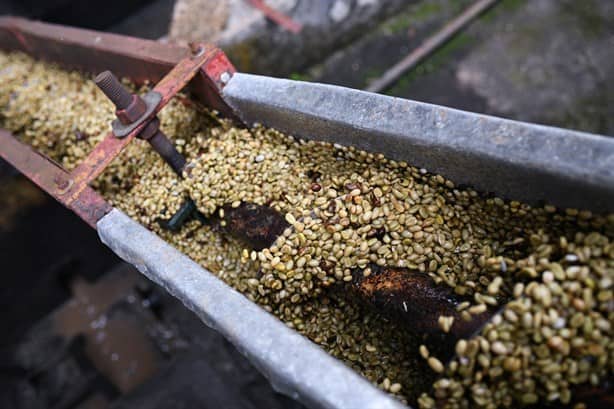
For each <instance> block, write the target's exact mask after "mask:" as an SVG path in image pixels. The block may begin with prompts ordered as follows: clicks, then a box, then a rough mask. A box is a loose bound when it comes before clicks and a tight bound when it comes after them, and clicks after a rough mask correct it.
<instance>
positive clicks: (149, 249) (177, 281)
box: [97, 209, 405, 409]
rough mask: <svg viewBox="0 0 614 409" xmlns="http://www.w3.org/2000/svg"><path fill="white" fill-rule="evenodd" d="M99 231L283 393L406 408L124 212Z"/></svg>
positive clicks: (319, 401) (324, 403)
mask: <svg viewBox="0 0 614 409" xmlns="http://www.w3.org/2000/svg"><path fill="white" fill-rule="evenodd" d="M97 229H98V234H99V236H100V239H101V240H102V242H103V243H104V244H106V245H107V246H108V247H109V248H111V250H113V251H114V252H115V253H116V254H117V255H118V256H119V257H121V258H122V259H124V260H125V261H127V262H128V263H131V264H133V265H134V266H135V267H136V268H137V269H138V270H139V271H140V272H141V273H143V274H144V275H145V276H147V277H148V278H149V279H151V280H152V281H154V282H156V283H157V284H159V285H160V286H162V287H164V288H165V289H166V290H167V291H168V292H169V293H170V294H172V295H173V296H175V297H177V298H178V299H180V300H181V301H182V302H183V303H184V304H185V306H186V307H188V308H189V309H190V310H192V311H194V312H195V313H196V314H197V315H198V316H199V317H200V318H201V319H202V320H203V321H204V322H205V324H207V325H208V326H210V327H211V328H213V329H215V330H217V331H219V332H220V333H221V334H222V335H224V336H225V337H226V338H227V339H228V340H229V341H230V342H232V343H233V344H234V345H235V346H236V347H237V349H238V350H239V351H241V353H243V354H244V355H245V356H246V357H247V358H248V359H249V360H250V361H251V362H252V363H253V364H254V365H255V366H256V367H257V368H258V369H259V370H260V371H261V372H262V373H263V374H264V375H265V376H266V377H267V378H268V379H269V380H270V381H271V383H272V385H273V387H274V388H275V389H276V390H278V391H279V392H281V393H284V394H286V395H288V396H290V397H292V398H294V399H297V400H299V401H300V402H302V403H303V404H305V405H307V406H308V407H310V408H314V409H315V408H318V409H319V408H322V409H333V408H336V409H356V408H365V409H401V408H405V406H404V405H403V404H401V403H400V402H398V401H396V400H395V399H393V398H392V397H390V396H389V395H387V394H385V393H384V392H382V391H380V390H379V389H377V388H375V387H374V386H373V385H371V384H370V383H369V382H368V381H367V380H366V379H364V378H363V377H361V376H360V375H358V374H357V373H356V372H354V371H353V370H352V369H351V368H349V367H347V366H345V365H344V364H343V363H342V362H341V361H339V360H337V359H335V358H333V357H332V356H330V355H328V354H327V353H326V352H325V351H324V350H322V349H320V348H319V347H318V346H317V345H315V344H314V343H312V342H311V341H309V340H308V339H307V338H305V337H303V336H301V335H300V334H298V333H297V332H295V331H293V330H291V329H290V328H288V327H287V326H286V325H284V324H283V323H282V322H281V321H279V320H278V319H277V318H275V317H274V316H273V315H271V314H269V313H267V312H266V311H264V310H263V309H262V308H260V307H259V306H258V305H256V304H254V303H253V302H251V301H249V300H248V299H247V298H245V297H244V296H243V295H242V294H240V293H239V292H237V291H235V290H234V289H232V288H231V287H229V286H227V285H226V284H224V283H223V282H222V281H221V280H220V279H218V278H217V277H215V276H214V275H213V274H211V273H210V272H209V271H207V270H205V269H203V268H202V267H200V266H199V265H198V264H196V263H195V262H194V261H192V260H191V259H190V258H188V257H187V256H185V255H184V254H182V253H180V252H179V251H178V250H176V249H175V248H174V247H172V246H171V245H169V244H168V243H166V242H165V241H164V240H162V239H161V238H159V237H158V236H156V235H155V234H153V233H152V232H150V231H149V230H147V229H145V228H144V227H143V226H141V225H140V224H138V223H137V222H135V221H134V220H132V219H131V218H129V217H128V216H126V215H125V214H124V213H122V212H121V211H119V210H117V209H113V210H112V211H111V212H110V213H109V214H107V215H106V216H104V217H103V218H102V219H100V221H99V222H98V225H97ZM195 382H205V380H204V379H203V380H198V379H196V380H195Z"/></svg>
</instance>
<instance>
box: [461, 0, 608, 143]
mask: <svg viewBox="0 0 614 409" xmlns="http://www.w3.org/2000/svg"><path fill="white" fill-rule="evenodd" d="M486 30H488V33H489V34H488V39H487V41H484V42H481V43H480V44H479V45H476V46H475V47H474V48H473V49H472V51H471V52H470V54H469V55H468V56H467V57H466V58H464V59H463V60H462V61H461V62H460V64H459V66H458V68H457V71H456V74H457V78H458V81H459V83H460V84H461V85H462V86H464V87H467V88H470V89H471V90H472V91H474V92H475V93H477V94H478V95H480V96H482V97H483V98H484V99H485V100H486V101H487V104H488V108H489V110H491V111H494V112H499V113H502V114H504V115H506V116H510V117H514V118H517V119H522V120H526V121H538V122H546V123H550V124H556V125H560V126H568V127H574V128H581V129H583V130H587V131H591V132H599V133H609V134H612V135H614V81H612V79H613V78H614V2H613V1H611V0H601V1H600V0H590V1H581V2H580V1H575V0H532V1H529V2H526V4H524V5H523V6H522V7H520V8H518V9H517V10H516V11H515V12H514V13H510V14H509V15H506V16H501V19H500V20H499V21H496V22H493V24H487V25H485V27H483V28H482V30H481V31H482V33H484V34H483V35H482V36H483V37H485V36H486Z"/></svg>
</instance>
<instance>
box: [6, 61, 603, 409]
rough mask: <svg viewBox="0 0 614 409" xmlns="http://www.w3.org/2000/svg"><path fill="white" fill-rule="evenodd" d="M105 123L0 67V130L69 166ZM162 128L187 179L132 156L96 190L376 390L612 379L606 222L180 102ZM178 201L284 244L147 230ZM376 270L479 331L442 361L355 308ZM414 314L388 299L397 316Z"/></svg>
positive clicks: (433, 397)
mask: <svg viewBox="0 0 614 409" xmlns="http://www.w3.org/2000/svg"><path fill="white" fill-rule="evenodd" d="M112 119H113V108H112V106H111V104H110V103H109V102H108V101H107V100H106V98H105V97H104V96H103V95H102V93H101V92H99V91H98V90H97V89H96V87H95V85H94V84H93V82H92V81H91V79H90V78H89V77H84V76H82V75H80V74H77V73H68V72H66V71H62V70H60V69H58V68H57V67H53V66H49V65H45V64H42V63H38V62H35V61H33V60H31V59H29V58H28V57H25V56H23V55H20V54H0V126H2V127H4V128H7V129H9V130H11V131H12V132H13V133H15V134H16V135H18V136H19V137H20V138H21V139H22V140H24V141H26V142H28V143H30V144H32V145H33V146H35V147H36V148H37V149H39V150H41V151H42V152H43V153H45V154H47V155H49V156H51V157H52V158H53V159H55V160H56V161H58V162H60V163H61V164H62V165H63V166H65V167H66V168H68V169H70V168H72V167H74V166H75V165H76V164H77V163H78V162H79V161H80V160H81V159H82V158H83V157H84V156H85V155H86V154H87V152H88V151H89V150H90V149H91V148H92V147H93V146H94V145H95V144H96V143H97V142H98V141H100V140H101V139H102V137H103V136H104V134H105V133H106V132H108V130H109V129H110V128H109V124H110V121H111V120H112ZM160 120H161V128H162V130H163V131H164V132H165V133H166V134H167V135H168V136H169V137H170V138H172V139H173V140H174V143H175V145H176V147H177V148H178V150H179V151H181V152H182V153H183V154H184V155H185V156H186V157H187V159H188V163H190V165H188V168H187V169H186V177H185V178H184V179H183V180H181V179H180V178H178V177H177V175H175V174H174V173H173V171H172V170H171V169H170V168H169V167H168V166H166V165H165V164H164V162H163V161H162V160H161V159H160V158H159V157H158V156H157V155H156V154H155V152H152V151H151V149H150V148H149V147H147V145H145V144H144V143H142V142H140V141H137V142H136V143H134V144H131V145H130V146H129V147H128V149H127V151H126V152H125V153H124V154H123V155H122V156H121V157H120V160H118V161H117V162H115V163H114V164H113V166H112V167H111V168H110V169H108V171H107V172H106V173H105V174H104V175H103V176H101V177H100V178H99V180H98V181H97V183H96V185H95V188H96V189H97V190H99V191H100V192H101V193H102V194H103V195H104V196H105V198H106V199H107V200H109V201H110V202H111V203H113V205H115V206H117V207H119V208H120V209H122V210H123V211H124V212H126V213H127V214H128V215H130V216H131V217H133V218H135V219H136V220H138V221H139V222H141V223H142V224H143V225H145V226H147V227H148V228H150V229H151V230H153V231H155V232H156V233H157V234H159V235H161V236H162V237H164V238H165V239H166V240H167V241H169V242H170V243H172V244H173V245H175V246H176V247H177V248H178V249H180V250H181V251H183V252H184V253H186V254H188V255H189V256H190V257H192V258H193V259H194V260H195V261H197V262H199V263H200V264H202V265H203V266H204V267H205V268H207V269H209V270H210V271H212V272H214V273H215V274H217V275H218V277H219V278H220V279H222V280H224V281H225V282H227V283H228V284H230V285H232V286H233V287H235V288H236V289H238V290H239V291H241V292H242V293H244V294H245V295H246V296H247V297H248V298H250V299H251V300H253V301H254V302H257V303H259V304H260V305H261V306H263V308H265V309H267V310H268V311H270V312H272V313H274V314H275V315H277V316H278V317H279V318H280V319H281V320H283V321H284V322H286V323H287V325H289V326H290V327H292V328H295V329H296V330H297V331H299V332H301V333H303V334H304V335H306V336H307V337H309V338H310V339H312V340H313V341H314V342H316V343H317V344H319V345H321V346H322V347H323V348H324V349H325V350H327V351H328V352H330V353H331V354H333V355H334V356H337V357H339V358H340V359H342V360H344V361H345V362H346V363H348V364H349V365H350V366H352V367H353V368H355V369H356V370H357V371H359V372H360V373H362V374H363V375H364V376H366V377H367V378H368V379H370V380H371V381H372V382H373V383H375V384H377V385H378V386H379V387H381V388H382V389H384V390H387V391H388V392H390V393H393V394H395V395H396V396H398V397H399V398H400V399H402V400H404V401H406V402H410V403H412V404H416V403H418V404H419V405H420V406H421V407H423V408H430V407H436V406H442V407H451V408H456V407H458V408H463V407H517V406H522V405H533V404H538V403H540V404H545V403H548V402H552V403H554V404H560V403H563V404H570V405H576V407H578V408H580V407H583V406H582V405H585V404H586V403H588V400H586V399H584V395H582V394H581V393H580V392H578V393H576V390H578V389H577V386H578V385H581V386H587V385H588V386H591V385H592V386H594V387H598V386H600V385H602V384H603V383H604V382H607V381H608V380H609V379H610V378H611V376H612V371H613V369H614V359H613V358H614V343H613V342H612V320H613V318H614V300H613V298H612V280H613V279H614V244H613V237H614V215H594V214H591V213H590V212H588V211H582V210H576V209H556V208H554V207H552V206H544V207H531V206H528V205H526V204H523V203H519V202H514V201H505V200H502V199H499V198H496V197H485V196H483V195H480V194H478V193H477V192H474V191H472V190H470V189H461V188H458V187H456V186H455V185H454V183H453V182H452V181H450V180H447V179H445V178H444V177H442V176H440V175H434V174H431V173H429V172H428V171H427V170H425V169H418V168H415V167H412V166H411V165H410V164H406V163H403V162H395V161H392V160H389V159H386V158H385V157H383V156H382V155H377V154H372V153H367V152H364V151H360V150H357V149H354V148H351V147H343V146H337V145H331V144H328V143H321V142H315V141H307V140H300V139H295V138H293V137H291V136H288V135H284V134H282V133H280V132H278V131H275V130H273V129H266V128H264V127H255V128H254V129H251V130H250V129H241V128H237V127H234V126H233V125H232V124H231V123H229V122H227V121H225V120H220V119H218V118H216V117H215V116H214V115H212V114H211V113H208V112H206V111H204V110H202V109H200V108H198V107H196V106H194V105H193V104H191V103H190V102H189V100H187V99H181V98H176V99H175V100H173V101H172V102H171V103H170V104H169V106H168V107H167V108H165V109H164V110H163V111H162V112H161V114H160ZM187 173H189V174H187ZM188 197H190V198H192V199H193V200H194V201H195V203H196V204H197V206H198V208H199V210H200V211H201V212H202V213H203V214H204V215H205V216H208V217H210V218H215V219H218V220H221V221H222V222H221V223H223V222H224V220H225V217H227V214H226V213H232V212H233V211H234V210H236V209H241V208H242V207H243V206H245V205H246V204H254V205H258V206H266V207H267V208H270V209H273V210H275V211H276V212H278V213H279V214H281V215H283V217H284V220H285V227H286V228H284V229H281V230H280V234H279V237H276V239H275V240H274V242H273V244H272V245H270V246H268V247H264V248H254V247H253V246H248V245H246V244H245V243H244V242H241V241H239V240H236V239H235V238H232V237H230V236H229V235H228V234H225V233H224V232H223V229H220V228H219V227H220V226H219V225H218V226H215V225H204V226H203V225H201V224H200V223H199V222H197V221H191V222H189V223H188V224H187V225H186V226H184V227H183V228H182V229H181V230H180V231H179V232H177V233H172V232H168V231H164V230H162V229H161V228H160V225H159V224H158V223H157V222H156V220H157V219H159V218H163V219H166V218H169V217H170V216H171V215H172V214H174V212H175V211H176V210H177V209H178V208H179V206H180V205H181V203H182V202H183V201H184V200H185V199H186V198H188ZM233 209H234V210H233ZM221 223H220V224H221ZM222 227H223V226H222ZM383 269H385V270H386V271H396V273H395V274H396V275H397V276H398V277H401V278H400V280H401V281H402V280H404V278H403V277H404V274H407V273H406V272H408V271H411V272H414V273H415V274H420V275H421V276H420V277H428V279H430V280H433V281H434V282H435V283H437V284H438V285H439V286H440V287H441V288H443V289H445V291H449V292H450V293H451V294H453V295H454V296H458V297H459V299H462V300H463V301H462V302H460V303H458V304H455V305H456V307H455V309H456V311H454V312H453V313H452V314H448V315H440V316H438V317H437V319H434V321H436V322H435V325H436V326H437V327H439V328H440V330H441V331H442V333H452V332H454V328H455V327H456V326H457V325H458V323H459V322H460V321H462V320H467V321H470V320H471V319H472V318H473V317H476V316H480V314H484V313H485V312H486V311H494V313H493V314H492V318H491V319H490V321H489V322H488V323H487V324H486V325H484V326H483V327H481V328H479V329H478V330H477V331H478V333H477V334H475V335H474V336H471V337H466V338H460V339H457V340H455V343H454V345H452V346H451V348H452V350H453V353H452V354H451V355H450V356H443V355H442V354H441V353H440V352H439V351H438V346H437V345H435V344H433V343H430V344H429V343H426V344H425V343H424V340H423V339H420V338H419V337H416V336H414V335H412V334H408V333H407V331H405V330H404V327H403V324H402V323H400V322H399V321H398V320H395V319H392V318H391V317H390V316H387V315H383V314H381V313H379V312H378V311H374V310H372V309H369V308H365V307H364V306H363V305H362V304H360V303H357V302H356V301H355V300H356V297H357V291H356V290H357V289H358V290H359V291H363V290H365V289H369V288H376V287H373V286H375V285H377V283H378V281H381V277H382V276H381V274H382V270H383ZM367 284H369V285H370V286H371V287H368V286H367ZM361 295H363V296H364V294H358V296H359V297H360V296H361ZM403 302H405V304H403ZM411 302H412V300H411V299H407V300H405V299H402V298H400V299H398V300H397V301H396V306H397V312H399V306H400V308H401V310H400V312H401V313H402V312H403V309H404V308H407V309H408V310H409V309H411V308H412V305H411ZM408 304H409V305H408Z"/></svg>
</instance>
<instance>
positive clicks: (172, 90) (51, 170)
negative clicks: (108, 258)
mask: <svg viewBox="0 0 614 409" xmlns="http://www.w3.org/2000/svg"><path fill="white" fill-rule="evenodd" d="M218 57H219V50H218V49H217V48H215V47H206V46H204V45H203V46H201V47H199V48H198V53H195V54H194V55H192V56H190V57H187V58H184V59H183V60H181V61H179V63H178V64H177V65H175V67H174V68H173V69H172V70H171V71H170V72H169V73H168V74H166V76H164V78H162V79H161V80H160V82H158V84H157V85H156V86H155V87H154V89H153V91H152V92H150V95H151V96H152V97H149V98H151V99H150V100H149V101H148V109H147V111H146V113H145V114H143V115H142V116H141V118H140V119H138V120H137V123H136V126H132V127H130V129H129V130H127V131H126V130H124V132H120V133H122V134H123V137H121V138H117V137H116V135H115V134H114V132H110V133H109V134H107V136H106V137H105V138H104V139H103V140H102V141H101V142H100V143H99V144H98V145H96V146H95V147H94V149H93V150H92V151H91V152H90V154H89V155H88V156H87V157H86V158H85V159H84V160H83V161H82V162H81V163H80V164H79V165H78V166H77V167H76V168H75V169H73V170H72V172H68V171H66V170H65V169H63V168H62V167H61V166H59V165H58V164H56V163H54V162H53V161H52V160H51V159H49V158H47V157H45V156H43V155H41V154H40V153H38V152H36V151H35V150H33V149H32V148H31V147H29V146H28V145H25V144H23V143H22V142H20V141H18V140H17V139H16V138H15V137H13V135H11V134H10V133H9V132H8V131H5V130H2V129H0V156H1V157H3V158H4V159H5V160H6V161H7V162H9V163H10V164H11V165H13V166H14V167H15V168H17V169H18V170H19V171H20V172H22V173H23V174H25V175H26V176H27V177H28V178H30V179H31V180H32V181H34V183H36V184H37V185H38V186H39V187H40V188H42V189H43V190H45V191H46V192H47V193H49V194H50V195H51V196H53V197H54V198H55V199H56V200H57V201H59V202H60V203H62V204H63V205H64V206H66V207H68V208H69V209H71V210H73V211H74V212H75V213H76V214H77V215H79V217H81V218H82V219H83V220H84V221H85V222H87V223H88V224H89V225H90V226H92V227H94V228H96V223H97V222H98V220H100V218H101V217H103V216H104V215H105V214H106V213H108V212H109V211H110V210H111V209H112V207H111V205H110V204H109V203H107V202H106V201H105V200H104V199H103V198H102V196H100V195H99V194H98V193H96V192H95V191H94V190H93V189H92V188H91V187H90V186H89V184H90V183H91V182H92V181H93V180H94V179H95V178H96V177H98V176H99V175H100V174H101V173H102V172H104V170H105V169H106V167H107V166H108V165H109V164H110V163H111V162H112V161H113V160H114V159H115V158H116V157H117V156H118V155H119V154H120V153H121V151H122V150H123V149H124V148H125V147H126V146H127V145H128V144H129V143H130V142H131V141H132V140H133V139H134V138H135V137H136V136H137V135H139V134H140V133H141V131H143V130H144V129H145V128H146V127H147V126H148V125H149V124H150V123H151V122H152V121H156V119H155V118H156V115H157V113H158V112H159V111H160V110H161V109H162V108H163V107H164V106H165V105H166V104H167V103H168V102H169V101H170V100H171V98H173V97H174V96H175V95H176V94H177V93H178V92H179V91H181V89H183V88H184V87H185V86H186V85H187V84H188V82H190V81H191V80H192V79H193V78H194V77H195V76H196V75H197V74H198V73H199V72H201V69H202V67H203V65H204V64H206V63H210V62H211V61H212V60H214V61H215V60H216V59H217V58H218ZM155 95H158V96H155ZM156 100H157V101H158V102H156Z"/></svg>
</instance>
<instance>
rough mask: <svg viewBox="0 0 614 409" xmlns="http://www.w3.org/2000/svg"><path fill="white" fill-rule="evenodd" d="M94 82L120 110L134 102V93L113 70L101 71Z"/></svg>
mask: <svg viewBox="0 0 614 409" xmlns="http://www.w3.org/2000/svg"><path fill="white" fill-rule="evenodd" d="M94 82H95V83H96V85H97V86H98V88H100V90H101V91H102V92H104V94H105V95H106V96H107V98H109V99H110V100H111V102H113V104H115V107H116V108H117V109H118V110H121V109H125V108H127V107H128V106H129V105H130V103H131V102H132V94H131V93H130V92H129V91H128V90H127V89H126V88H125V87H124V86H123V85H122V84H121V82H119V80H118V79H117V77H116V76H115V75H113V73H112V72H111V71H103V72H101V73H100V74H98V75H97V76H96V78H94Z"/></svg>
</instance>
